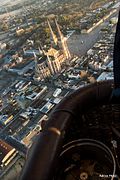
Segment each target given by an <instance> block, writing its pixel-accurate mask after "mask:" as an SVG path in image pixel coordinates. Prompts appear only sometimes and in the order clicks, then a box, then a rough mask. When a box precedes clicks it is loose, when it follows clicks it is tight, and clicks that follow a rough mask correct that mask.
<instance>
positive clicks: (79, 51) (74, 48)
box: [67, 12, 118, 56]
mask: <svg viewBox="0 0 120 180" xmlns="http://www.w3.org/2000/svg"><path fill="white" fill-rule="evenodd" d="M117 13H118V12H117ZM117 13H114V14H113V15H111V16H110V18H111V17H115V16H116V15H117ZM110 18H108V19H107V20H106V21H105V22H104V23H102V24H100V25H99V26H98V27H97V28H95V29H94V30H93V31H92V32H91V33H89V34H80V35H76V34H73V35H72V36H71V37H70V38H69V39H68V41H67V43H68V47H69V50H70V52H71V53H72V54H76V55H78V56H83V55H85V54H86V52H87V51H88V50H89V49H91V48H92V47H93V45H94V44H95V43H96V42H97V41H98V40H99V39H100V38H101V34H100V30H101V29H102V28H103V27H106V26H107V25H108V24H109V20H110ZM82 41H83V42H84V43H83V44H82V43H81V42H82Z"/></svg>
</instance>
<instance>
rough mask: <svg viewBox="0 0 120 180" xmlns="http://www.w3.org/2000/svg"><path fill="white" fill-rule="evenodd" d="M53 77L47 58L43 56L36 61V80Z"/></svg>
mask: <svg viewBox="0 0 120 180" xmlns="http://www.w3.org/2000/svg"><path fill="white" fill-rule="evenodd" d="M50 75H51V73H50V69H49V67H48V63H47V56H45V55H43V56H41V57H40V58H38V59H35V76H34V79H35V80H38V81H39V80H42V79H45V78H47V77H49V76H50Z"/></svg>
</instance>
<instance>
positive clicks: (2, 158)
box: [0, 139, 17, 168]
mask: <svg viewBox="0 0 120 180" xmlns="http://www.w3.org/2000/svg"><path fill="white" fill-rule="evenodd" d="M16 155H17V151H16V149H15V148H13V147H12V146H10V145H9V144H7V143H6V142H5V141H3V140H1V139H0V166H1V168H2V167H5V166H7V165H8V164H9V163H10V162H11V161H12V160H13V159H14V158H15V157H16Z"/></svg>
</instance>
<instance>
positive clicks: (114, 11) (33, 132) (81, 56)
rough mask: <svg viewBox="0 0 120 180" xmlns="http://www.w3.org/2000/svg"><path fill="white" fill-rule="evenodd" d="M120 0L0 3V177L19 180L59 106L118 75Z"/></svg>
mask: <svg viewBox="0 0 120 180" xmlns="http://www.w3.org/2000/svg"><path fill="white" fill-rule="evenodd" d="M119 8H120V2H119V0H104V1H103V0H95V1H93V0H84V1H82V0H74V3H73V1H71V0H61V1H59V0H49V1H48V0H29V1H27V0H16V1H10V0H5V1H4V2H3V1H0V20H1V24H0V155H1V162H0V163H1V164H0V179H1V180H10V179H11V180H13V179H17V178H18V176H19V173H20V172H21V169H22V167H23V165H24V163H25V160H26V154H27V152H28V150H29V148H30V147H31V146H32V144H33V143H34V141H35V139H36V137H37V135H38V134H39V133H41V131H42V129H43V128H44V125H45V124H46V122H47V121H48V119H49V115H50V113H51V112H52V111H53V109H54V107H55V106H56V105H57V104H58V103H59V102H60V101H61V100H62V99H63V98H64V97H66V96H67V95H68V94H70V93H72V92H73V91H75V90H77V89H78V88H81V87H84V86H86V85H87V84H90V83H95V82H99V81H102V80H108V79H113V61H112V59H113V46H114V36H115V31H116V24H117V21H118V12H119Z"/></svg>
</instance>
